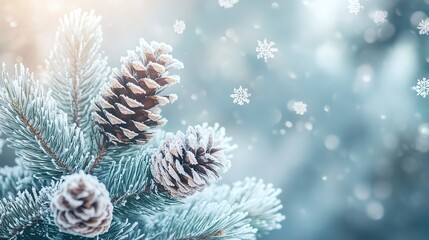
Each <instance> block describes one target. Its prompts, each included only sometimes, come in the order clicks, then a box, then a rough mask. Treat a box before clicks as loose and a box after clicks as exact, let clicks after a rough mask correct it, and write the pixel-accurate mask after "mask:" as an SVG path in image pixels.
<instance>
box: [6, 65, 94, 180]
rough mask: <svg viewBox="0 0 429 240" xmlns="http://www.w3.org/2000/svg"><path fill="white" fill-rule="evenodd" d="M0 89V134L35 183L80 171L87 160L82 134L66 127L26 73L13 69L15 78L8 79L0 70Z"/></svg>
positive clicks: (55, 108) (26, 71)
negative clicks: (3, 136) (28, 171)
mask: <svg viewBox="0 0 429 240" xmlns="http://www.w3.org/2000/svg"><path fill="white" fill-rule="evenodd" d="M0 87H1V89H0V107H1V108H2V111H3V112H2V114H1V115H0V130H1V131H2V132H3V133H4V134H5V136H7V141H8V142H9V145H10V147H12V148H14V149H16V150H17V155H18V156H19V157H20V158H22V163H23V165H24V166H25V167H26V168H28V169H30V170H31V171H32V172H33V173H34V174H35V177H36V178H39V179H42V178H44V179H50V178H51V177H54V178H59V177H60V176H62V175H63V174H68V173H71V172H75V171H78V170H79V169H82V167H83V166H84V165H85V164H86V162H87V159H88V153H87V148H86V145H85V141H84V138H83V135H82V133H81V132H80V130H79V129H78V128H76V127H75V126H69V125H68V123H67V116H66V115H65V114H64V113H63V112H61V111H60V110H58V109H57V107H56V103H55V101H54V100H53V99H52V98H51V97H50V95H49V93H48V94H47V95H45V94H44V92H43V89H42V88H41V86H40V85H39V84H38V82H36V81H35V80H34V79H33V76H32V75H31V74H30V73H29V71H28V69H25V68H24V66H23V65H20V67H19V68H18V67H15V75H14V76H13V77H9V75H8V74H7V73H6V71H5V66H3V73H2V79H1V80H0Z"/></svg>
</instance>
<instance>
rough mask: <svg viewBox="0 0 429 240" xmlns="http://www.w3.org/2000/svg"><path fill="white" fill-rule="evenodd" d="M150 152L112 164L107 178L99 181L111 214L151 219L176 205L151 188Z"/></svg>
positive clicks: (142, 152) (144, 151)
mask: <svg viewBox="0 0 429 240" xmlns="http://www.w3.org/2000/svg"><path fill="white" fill-rule="evenodd" d="M154 152H155V150H154V149H147V150H143V151H139V152H137V154H136V156H135V157H123V158H122V159H121V160H120V161H118V162H112V163H111V164H110V167H109V169H108V170H107V175H106V176H104V177H101V178H100V180H101V182H103V183H104V184H105V185H106V188H107V190H108V191H109V193H110V197H111V199H112V203H113V206H114V208H115V213H117V214H119V215H122V216H129V217H131V216H132V215H151V214H155V213H157V212H160V211H162V210H163V209H164V208H165V207H166V206H168V205H171V204H177V203H179V201H177V200H175V199H172V198H170V197H168V195H166V194H165V193H162V192H160V191H159V190H158V189H157V188H156V187H155V186H154V185H153V184H152V176H151V174H150V167H149V166H150V160H151V156H152V154H153V153H154Z"/></svg>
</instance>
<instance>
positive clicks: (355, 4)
mask: <svg viewBox="0 0 429 240" xmlns="http://www.w3.org/2000/svg"><path fill="white" fill-rule="evenodd" d="M347 7H348V9H349V12H350V13H352V14H355V15H357V14H358V13H359V12H360V10H362V9H363V6H362V5H361V4H360V2H359V0H349V5H348V6H347Z"/></svg>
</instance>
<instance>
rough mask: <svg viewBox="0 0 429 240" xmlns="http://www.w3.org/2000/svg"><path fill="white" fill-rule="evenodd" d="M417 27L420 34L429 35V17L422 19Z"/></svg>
mask: <svg viewBox="0 0 429 240" xmlns="http://www.w3.org/2000/svg"><path fill="white" fill-rule="evenodd" d="M417 29H418V30H419V34H420V35H429V18H426V19H423V20H421V21H420V23H419V25H418V26H417Z"/></svg>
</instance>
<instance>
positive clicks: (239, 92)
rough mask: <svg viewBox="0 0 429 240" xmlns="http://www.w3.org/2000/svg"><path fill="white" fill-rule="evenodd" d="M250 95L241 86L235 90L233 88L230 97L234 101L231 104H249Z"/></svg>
mask: <svg viewBox="0 0 429 240" xmlns="http://www.w3.org/2000/svg"><path fill="white" fill-rule="evenodd" d="M250 96H251V94H250V93H248V92H247V88H242V87H241V86H240V87H239V88H238V89H237V88H234V93H233V94H231V97H232V98H233V99H234V101H233V103H237V104H238V105H244V103H247V104H249V102H250V100H249V97H250Z"/></svg>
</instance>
